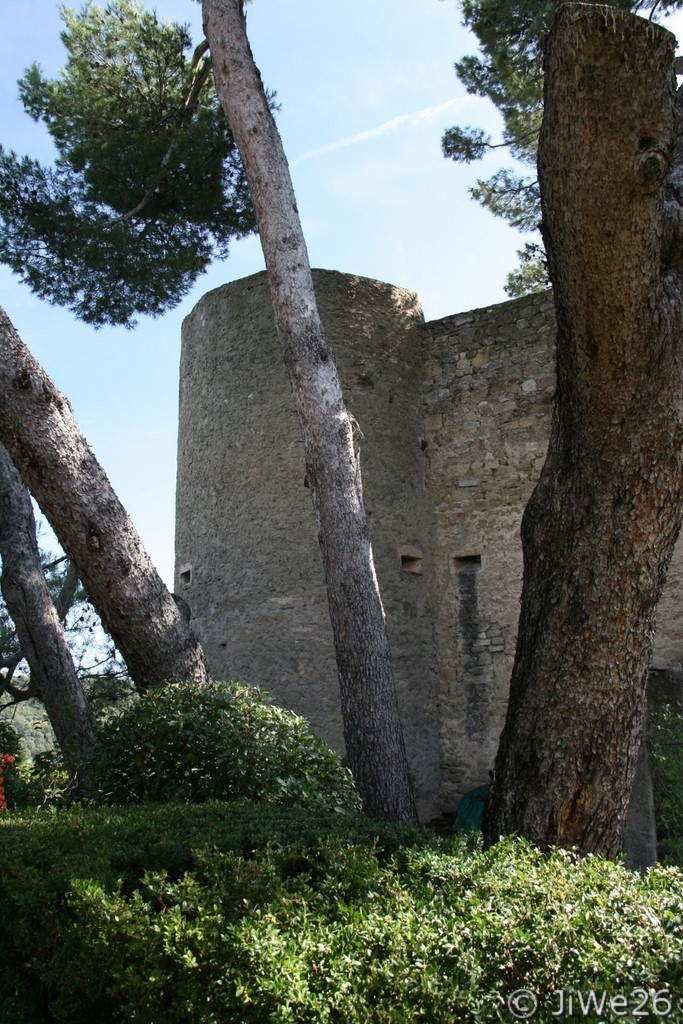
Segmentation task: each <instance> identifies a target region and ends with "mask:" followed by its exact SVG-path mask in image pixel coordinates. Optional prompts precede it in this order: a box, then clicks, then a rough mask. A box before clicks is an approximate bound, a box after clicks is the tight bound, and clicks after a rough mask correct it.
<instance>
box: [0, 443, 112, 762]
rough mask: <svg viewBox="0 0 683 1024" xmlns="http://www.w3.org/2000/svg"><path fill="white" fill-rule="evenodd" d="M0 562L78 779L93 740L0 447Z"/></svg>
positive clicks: (27, 513)
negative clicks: (0, 558)
mask: <svg viewBox="0 0 683 1024" xmlns="http://www.w3.org/2000/svg"><path fill="white" fill-rule="evenodd" d="M0 556H1V557H2V593H3V596H4V598H5V602H6V603H7V610H8V611H9V613H10V615H11V616H12V618H13V620H14V625H15V626H16V629H17V636H18V638H19V642H20V644H21V649H22V651H23V653H24V656H25V657H26V660H27V661H28V664H29V668H30V669H31V684H32V688H35V690H36V695H37V696H38V697H39V698H40V700H41V701H42V702H43V704H44V705H45V709H46V711H47V714H48V717H49V719H50V722H51V724H52V728H53V729H54V731H55V736H56V737H57V742H58V743H59V746H60V749H61V751H62V754H63V755H64V760H65V761H66V763H67V765H68V767H69V769H70V770H71V771H72V772H73V773H74V774H76V773H78V772H79V769H81V767H82V766H83V765H84V764H85V763H86V762H87V761H88V759H89V758H90V756H91V754H92V752H93V748H94V745H95V736H94V733H93V729H92V725H91V722H90V718H89V715H88V702H87V699H86V696H85V694H84V693H83V688H82V686H81V683H80V680H79V678H78V676H77V674H76V669H75V667H74V663H73V659H72V657H71V652H70V651H69V648H68V645H67V642H66V638H65V636H64V633H63V631H62V626H61V623H60V621H59V617H58V614H57V610H56V609H55V606H54V605H53V603H52V599H51V598H50V592H49V590H48V589H47V584H46V583H45V577H44V576H43V567H42V565H41V561H40V552H39V550H38V542H37V540H36V524H35V519H34V516H33V509H32V507H31V499H30V497H29V493H28V491H27V490H26V487H25V486H24V484H23V481H22V479H21V477H20V476H19V473H18V472H17V470H16V468H15V467H14V465H13V464H12V462H11V460H10V457H9V455H8V454H7V450H6V449H5V448H4V447H3V446H2V445H0Z"/></svg>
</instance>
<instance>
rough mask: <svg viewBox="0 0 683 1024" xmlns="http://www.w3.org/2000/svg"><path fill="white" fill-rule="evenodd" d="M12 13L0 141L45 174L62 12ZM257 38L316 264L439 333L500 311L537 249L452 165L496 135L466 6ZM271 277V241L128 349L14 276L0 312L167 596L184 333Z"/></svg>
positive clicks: (188, 9) (12, 8)
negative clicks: (37, 161)
mask: <svg viewBox="0 0 683 1024" xmlns="http://www.w3.org/2000/svg"><path fill="white" fill-rule="evenodd" d="M102 2H103V0H102ZM70 6H74V7H78V6H79V4H78V2H77V0H72V3H71V4H70ZM149 6H154V7H155V9H156V10H157V12H158V14H159V15H160V16H162V17H167V18H170V19H173V20H177V21H181V22H187V23H189V24H191V25H192V27H193V38H194V39H195V41H197V42H198V41H199V40H200V39H201V37H202V30H201V16H200V7H199V5H198V4H197V3H194V2H192V0H157V2H156V3H154V4H150V5H149ZM5 8H6V9H5V10H4V11H3V33H2V36H1V38H0V112H1V121H0V124H1V130H0V142H1V143H2V144H3V145H4V146H5V147H6V148H12V149H15V150H16V151H17V152H19V153H22V154H24V153H27V154H30V155H32V156H35V157H43V158H46V159H47V157H48V156H49V153H50V146H49V141H48V140H47V136H46V133H45V132H44V130H43V129H42V128H41V127H40V126H37V125H35V124H34V123H33V122H32V121H31V120H30V119H29V118H28V117H26V115H25V114H24V113H23V110H22V107H21V104H20V103H19V101H18V99H17V87H16V82H17V79H18V78H19V77H20V75H21V73H22V72H23V70H24V68H25V67H26V66H27V65H28V64H30V63H31V62H32V61H34V60H36V61H38V62H39V63H40V64H41V66H42V67H43V69H44V71H45V72H46V73H48V74H50V75H56V74H57V72H58V70H59V68H60V66H61V64H62V63H63V61H64V50H63V47H62V44H61V42H60V40H59V31H60V27H61V22H60V18H59V9H58V8H59V5H58V4H57V3H56V2H55V0H28V2H27V3H24V4H6V5H5ZM675 22H677V23H678V26H679V27H680V31H679V33H678V34H679V36H680V37H681V38H683V17H681V16H680V15H679V16H677V18H676V19H674V21H673V22H672V23H671V25H670V27H672V29H673V30H674V31H676V24H675ZM248 29H249V35H250V39H251V43H252V49H253V51H254V56H255V58H256V62H257V64H258V65H259V67H260V69H261V73H262V76H263V78H264V81H265V83H266V85H267V86H269V87H270V88H273V89H276V90H277V93H278V100H279V102H280V104H281V107H282V109H281V112H280V114H279V115H278V125H279V128H280V132H281V135H282V138H283V142H284V145H285V150H286V152H287V154H288V157H289V160H290V163H291V167H292V176H293V180H294V187H295V189H296V193H297V198H298V205H299V210H300V213H301V217H302V221H303V226H304V231H305V233H306V237H307V243H308V248H309V254H310V257H311V263H312V265H313V266H317V267H326V268H330V269H335V270H341V271H346V272H349V273H356V274H362V275H367V276H369V277H374V278H378V279H380V280H384V281H390V282H392V283H394V284H397V285H401V286H404V287H409V288H413V289H414V290H415V291H417V292H418V293H419V294H420V296H421V298H422V301H423V304H424V308H425V315H426V316H427V318H428V319H431V318H436V317H441V316H447V315H448V314H449V313H455V312H459V311H461V310H467V309H471V308H475V307H478V306H483V305H488V304H490V303H494V302H499V301H502V300H504V299H505V298H506V296H505V294H504V292H503V285H504V283H505V276H506V274H507V272H508V271H509V270H510V269H511V268H512V267H513V266H514V264H515V262H516V259H515V251H516V249H517V248H519V247H520V246H521V244H522V241H523V240H522V239H521V238H520V236H519V235H518V234H517V233H516V232H514V231H512V230H511V229H509V228H508V227H507V226H506V225H504V224H502V223H500V222H498V221H497V220H496V219H494V218H493V217H491V216H490V215H489V214H487V213H486V212H485V211H483V210H481V209H480V208H479V207H478V206H477V205H476V204H475V203H474V202H472V201H471V200H470V198H469V196H468V192H467V190H468V186H470V185H471V184H472V183H473V182H474V180H475V179H476V178H477V177H479V176H482V175H486V174H487V173H490V172H491V171H493V170H495V169H496V167H497V166H499V162H498V160H497V159H496V158H495V155H494V157H492V158H491V159H490V161H489V162H488V163H483V164H479V165H474V166H472V167H469V168H467V167H460V166H458V165H456V164H454V163H452V162H451V161H447V160H445V159H444V158H443V157H442V155H441V150H440V139H441V135H442V133H443V130H444V129H445V128H447V127H449V126H450V125H452V124H455V123H461V124H467V123H471V124H475V125H479V126H482V127H485V128H488V129H489V130H491V131H495V129H496V125H497V122H496V116H495V113H494V112H493V111H492V109H491V108H490V106H489V105H488V104H486V103H485V102H484V101H482V100H479V99H477V98H475V97H470V96H467V95H466V94H465V92H464V90H463V88H462V86H461V85H460V83H459V82H458V81H457V79H456V77H455V74H454V72H453V61H454V60H455V59H457V58H458V57H460V56H462V55H463V54H465V53H470V52H474V50H475V42H474V40H473V38H472V37H471V36H469V35H468V33H467V32H465V30H464V29H463V28H462V27H461V25H460V13H459V6H458V4H457V3H456V2H455V0H344V3H330V2H329V0H323V2H321V0H316V2H314V0H286V2H283V0H256V3H255V4H254V5H253V6H252V7H250V8H249V15H248ZM261 269H263V258H262V255H261V250H260V246H259V242H258V239H257V238H250V239H245V240H242V241H240V242H238V243H235V244H234V245H233V248H232V252H231V256H230V258H229V259H228V261H227V262H224V263H221V264H216V265H214V266H213V267H212V268H211V270H210V271H209V272H208V273H207V274H206V275H205V276H204V277H203V278H201V279H200V280H199V282H198V284H197V285H196V286H195V288H194V290H193V292H192V293H191V294H190V295H189V296H188V297H187V298H186V299H185V300H184V301H183V302H182V303H181V304H180V305H179V306H178V307H177V309H176V310H174V311H173V312H172V313H170V314H167V315H166V316H164V317H163V318H161V319H157V320H151V319H145V320H142V321H141V322H140V323H139V325H138V327H137V328H136V330H135V331H133V332H130V331H126V330H124V329H113V328H105V329H102V330H100V331H94V330H93V329H92V328H90V327H87V326H85V325H83V324H80V323H78V322H77V321H76V320H75V319H74V318H73V317H72V316H71V314H69V313H68V312H65V311H64V310H61V309H59V308H57V307H53V306H48V305H47V304H46V303H44V302H41V301H39V300H38V299H36V298H34V297H33V296H32V295H31V293H30V292H29V290H28V288H27V287H26V286H24V285H21V284H20V283H19V281H18V280H17V279H16V278H14V277H13V276H12V274H11V273H10V272H9V271H8V270H6V269H5V268H2V267H0V305H2V306H3V307H4V309H5V310H6V311H7V313H8V315H9V316H10V318H11V319H12V321H13V322H14V324H15V326H16V328H17V329H18V331H19V333H20V334H21V336H22V338H23V339H24V341H25V342H26V343H27V345H28V346H29V347H30V349H31V350H32V352H33V353H34V355H35V356H36V357H37V358H38V359H39V360H40V362H41V363H42V364H43V366H44V367H45V368H46V370H47V371H48V373H49V374H50V375H51V376H52V377H53V379H54V380H55V382H56V384H57V386H58V387H59V388H60V389H61V390H62V391H63V392H64V393H65V394H66V395H67V397H68V398H69V400H70V401H71V403H72V405H73V407H74V412H75V414H76V417H77V419H78V421H79V423H80V426H81V429H82V431H83V433H84V434H85V436H86V437H87V439H88V441H89V442H90V444H91V446H92V447H93V449H94V451H95V452H96V454H97V456H98V458H99V460H100V462H101V463H102V465H103V466H104V468H105V469H106V471H107V473H108V474H109V477H110V479H111V481H112V483H113V485H114V487H115V489H116V491H117V493H118V495H119V497H120V498H121V500H122V501H123V503H124V505H125V506H126V508H127V509H128V511H129V513H130V514H131V516H132V518H133V521H134V522H135V525H136V526H137V528H138V530H139V532H140V534H141V536H142V539H143V542H144V543H145V545H146V547H147V549H148V551H149V553H150V555H151V556H152V559H153V560H154V562H155V564H156V565H157V567H158V568H159V570H160V572H161V573H162V576H163V577H164V579H165V580H166V582H167V583H169V584H171V583H172V575H173V529H174V526H173V517H174V490H175V459H176V425H177V391H178V359H179V352H180V326H181V323H182V320H183V317H184V316H186V315H187V313H188V312H189V311H190V310H191V309H192V307H193V306H194V304H195V303H196V302H197V301H198V299H199V298H200V297H201V295H202V294H203V293H204V292H205V291H207V290H209V289H210V288H215V287H217V286H218V285H220V284H222V283H224V282H225V281H231V280H235V279H237V278H240V277H244V276H245V275H247V274H251V273H255V272H256V271H259V270H261Z"/></svg>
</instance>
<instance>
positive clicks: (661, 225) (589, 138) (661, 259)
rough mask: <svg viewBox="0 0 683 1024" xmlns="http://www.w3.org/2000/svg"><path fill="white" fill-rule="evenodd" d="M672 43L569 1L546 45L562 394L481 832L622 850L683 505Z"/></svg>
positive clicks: (534, 501) (551, 255)
mask: <svg viewBox="0 0 683 1024" xmlns="http://www.w3.org/2000/svg"><path fill="white" fill-rule="evenodd" d="M674 48H675V39H674V37H673V36H672V35H671V34H670V33H669V32H667V31H665V30H664V29H662V28H659V27H658V26H656V25H653V24H651V23H650V22H647V21H644V20H642V19H640V18H638V17H635V16H634V15H631V14H629V13H625V12H622V11H617V10H614V9H611V8H608V7H597V6H588V5H585V6H584V5H580V6H579V5H576V6H574V5H571V6H565V7H562V8H561V9H560V11H559V14H558V16H557V19H556V22H555V25H554V27H553V30H552V32H551V36H550V40H549V44H548V47H547V51H546V66H545V113H544V120H543V128H542V133H541V143H540V151H539V177H540V184H541V192H542V208H543V234H544V239H545V243H546V248H547V251H548V259H549V265H550V273H551V279H552V282H553V287H554V297H555V306H556V312H557V331H558V333H557V395H556V401H555V409H554V418H553V424H552V430H551V438H550V444H549V449H548V455H547V460H546V463H545V466H544V468H543V472H542V474H541V478H540V481H539V483H538V486H537V487H536V490H535V491H534V494H533V495H532V498H531V501H530V503H529V505H528V507H527V510H526V512H525V515H524V520H523V524H522V542H523V547H524V586H523V593H522V607H521V615H520V623H519V635H518V641H517V652H516V658H515V664H514V668H513V673H512V683H511V693H510V704H509V709H508V715H507V721H506V725H505V729H504V731H503V735H502V737H501V743H500V748H499V752H498V757H497V760H496V766H495V772H494V780H493V785H492V789H491V795H490V799H489V804H488V808H487V813H486V816H485V822H484V827H485V833H486V837H487V839H488V841H494V840H495V839H496V838H497V837H498V836H499V835H501V834H505V833H512V832H518V833H521V834H522V835H525V836H526V837H528V838H529V839H531V840H532V841H534V842H536V843H538V844H541V845H543V846H546V845H550V844H555V845H560V846H564V847H573V846H576V847H578V848H579V850H581V851H582V852H584V853H588V852H596V853H602V854H605V855H607V856H609V857H614V856H615V855H617V854H618V853H619V852H620V850H621V848H622V834H623V826H624V820H625V817H626V812H627V809H628V804H629V795H630V792H631V786H632V781H633V777H634V772H635V767H636V761H637V756H638V749H639V745H640V740H641V734H642V729H643V722H644V715H645V684H646V676H647V671H648V666H649V662H650V653H651V645H652V639H653V636H654V630H655V610H656V606H657V601H658V598H659V595H660V593H661V590H662V585H663V583H664V579H665V576H666V572H667V568H668V565H669V560H670V557H671V553H672V550H673V547H674V543H675V541H676V538H677V536H678V533H679V530H680V526H681V510H682V508H683V505H682V498H683V475H682V473H681V469H682V466H681V440H682V430H681V409H682V402H681V399H682V397H683V387H682V379H681V333H682V311H683V286H682V282H683V278H682V274H681V251H682V250H681V244H680V223H681V208H680V205H679V200H680V194H679V193H678V192H677V190H676V177H677V174H678V173H680V166H681V162H680V156H681V154H680V152H679V151H678V144H677V141H676V140H677V138H678V124H679V123H680V117H679V114H678V112H677V109H676V108H677V107H678V101H677V100H676V99H675V94H674V77H673V60H674ZM675 143H676V145H674V144H675Z"/></svg>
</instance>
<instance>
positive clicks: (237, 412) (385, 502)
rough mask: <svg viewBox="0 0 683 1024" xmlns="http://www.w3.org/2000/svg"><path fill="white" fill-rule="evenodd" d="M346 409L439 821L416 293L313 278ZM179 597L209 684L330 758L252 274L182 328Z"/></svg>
mask: <svg viewBox="0 0 683 1024" xmlns="http://www.w3.org/2000/svg"><path fill="white" fill-rule="evenodd" d="M314 278H315V287H316V294H317V297H318V303H319V306H320V311H321V316H322V319H323V321H324V323H325V327H326V329H327V331H328V334H329V336H330V339H331V342H332V345H333V348H334V350H335V353H336V355H337V361H338V364H339V370H340V376H341V379H342V382H343V387H344V395H345V399H346V402H347V405H348V407H349V408H350V409H351V411H352V412H353V413H354V415H355V416H356V418H357V420H358V422H359V424H360V427H361V429H362V431H363V433H364V435H365V436H364V439H363V440H362V442H361V466H362V474H363V486H364V492H365V501H366V508H367V512H368V520H369V523H370V530H371V535H372V541H373V552H374V559H375V566H376V569H377V575H378V578H379V581H380V587H381V591H382V599H383V603H384V608H385V611H386V615H387V623H388V631H389V639H390V643H391V647H392V653H393V658H394V666H395V672H396V678H397V688H398V697H399V704H400V708H401V714H402V718H403V721H404V722H405V723H406V730H405V731H406V747H407V751H408V756H409V759H410V763H411V768H412V772H413V779H414V784H415V788H416V794H417V798H418V803H419V806H420V809H421V812H422V815H423V816H424V817H427V818H428V817H431V816H433V815H434V814H435V813H437V812H438V810H439V803H438V802H439V791H440V784H439V745H438V729H439V727H438V722H437V720H436V693H435V674H434V664H435V657H436V656H435V651H434V629H433V620H434V615H433V611H432V606H431V601H432V595H431V590H430V584H431V571H430V566H431V557H432V555H431V552H432V549H433V537H432V535H433V529H434V519H433V512H432V504H431V501H430V499H429V495H428V494H427V491H426V489H425V472H426V469H427V464H426V461H425V458H424V455H423V452H422V449H421V439H422V434H423V428H422V415H421V408H420V389H421V380H422V349H421V330H422V324H423V316H422V309H421V306H420V304H419V301H418V299H417V296H416V295H415V294H414V293H413V292H409V291H406V290H405V289H400V288H393V287H392V286H390V285H384V284H380V283H379V282H377V281H370V280H367V279H364V278H357V277H351V276H349V275H344V274H338V273H333V272H328V271H316V272H315V274H314ZM180 379H181V384H180V422H179V447H178V486H177V508H176V576H177V579H176V587H177V588H178V592H179V593H180V594H181V595H182V596H183V597H184V598H186V600H187V601H188V602H189V604H190V607H191V609H192V615H193V619H194V621H195V624H196V627H197V629H198V631H199V634H200V636H201V638H202V641H203V643H204V646H205V650H206V653H207V657H208V660H209V665H210V667H211V670H212V672H213V673H214V675H215V676H216V677H217V678H226V677H236V678H238V679H241V680H242V681H244V682H250V683H254V684H259V685H261V686H264V687H265V688H266V690H268V691H269V692H270V694H271V695H272V698H273V700H274V701H275V702H276V703H278V704H281V705H282V706H284V707H287V708H291V709H293V710H295V711H296V712H298V713H299V714H303V715H305V716H306V717H307V718H309V720H310V721H311V723H312V725H313V727H314V728H315V729H316V730H317V731H318V732H319V733H320V734H321V735H322V736H323V737H324V738H325V739H326V740H327V741H328V742H329V743H331V744H332V745H333V746H335V747H336V748H337V749H339V750H343V748H344V741H343V733H342V723H341V715H340V709H339V691H338V683H337V674H336V666H335V660H334V651H333V645H332V633H331V627H330V623H329V616H328V610H327V601H326V596H325V590H324V582H323V575H322V567H321V560H320V552H319V549H318V542H317V527H316V524H315V520H314V515H313V509H312V502H311V494H310V491H309V490H308V488H307V487H305V486H304V479H305V464H304V455H303V445H302V442H301V437H300V433H299V427H298V423H297V418H296V415H295V410H294V402H293V398H292V394H291V390H290V387H289V383H288V381H287V377H286V373H285V368H284V365H283V361H282V355H281V352H280V347H279V344H278V340H277V336H276V332H275V325H274V322H273V315H272V311H271V307H270V296H269V293H268V287H267V283H266V277H265V274H258V275H255V276H253V277H249V278H246V279H245V280H242V281H237V282H235V283H234V284H231V285H226V286H225V287H223V288H219V289H217V290H216V291H212V292H210V293H209V294H208V295H206V296H204V298H203V299H202V300H201V301H200V302H199V303H198V305H197V306H196V307H195V309H194V310H193V312H192V313H191V314H190V316H189V317H188V318H187V319H186V321H185V323H184V325H183V344H182V356H181V373H180Z"/></svg>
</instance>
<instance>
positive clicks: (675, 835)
mask: <svg viewBox="0 0 683 1024" xmlns="http://www.w3.org/2000/svg"><path fill="white" fill-rule="evenodd" d="M648 738H649V742H650V764H651V766H652V782H653V788H654V797H655V817H656V819H657V844H658V847H659V859H660V860H661V861H662V862H663V863H670V864H676V865H678V866H679V867H680V866H683V714H681V713H680V711H675V710H674V709H673V708H671V707H665V708H663V709H662V711H661V712H660V713H659V714H658V715H657V717H656V718H655V719H654V720H653V721H652V722H651V723H650V730H649V737H648Z"/></svg>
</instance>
